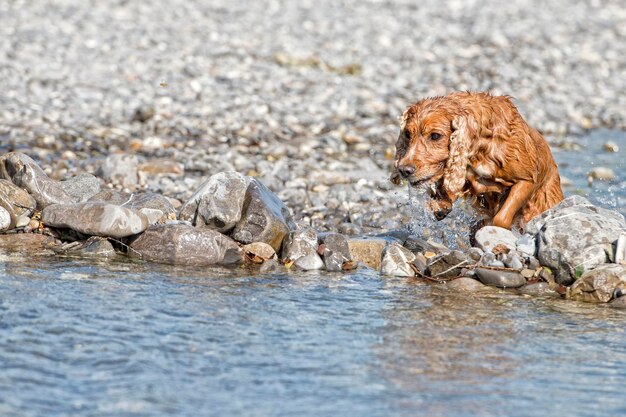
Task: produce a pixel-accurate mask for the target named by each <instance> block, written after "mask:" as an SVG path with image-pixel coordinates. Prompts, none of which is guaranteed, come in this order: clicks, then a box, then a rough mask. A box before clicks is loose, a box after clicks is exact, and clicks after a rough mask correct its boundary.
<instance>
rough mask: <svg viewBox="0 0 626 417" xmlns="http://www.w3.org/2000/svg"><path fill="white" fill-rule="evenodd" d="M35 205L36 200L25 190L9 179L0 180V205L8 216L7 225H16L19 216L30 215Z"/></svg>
mask: <svg viewBox="0 0 626 417" xmlns="http://www.w3.org/2000/svg"><path fill="white" fill-rule="evenodd" d="M36 206H37V202H36V201H35V199H34V198H33V197H31V196H30V194H28V193H27V192H26V191H24V190H22V189H21V188H20V187H18V186H17V185H15V184H13V183H12V182H11V181H9V180H0V207H2V208H4V209H5V210H6V211H7V213H9V216H10V224H9V227H10V228H13V227H16V224H17V220H18V218H19V217H20V216H27V217H28V216H30V215H31V214H32V213H33V212H34V211H35V207H36Z"/></svg>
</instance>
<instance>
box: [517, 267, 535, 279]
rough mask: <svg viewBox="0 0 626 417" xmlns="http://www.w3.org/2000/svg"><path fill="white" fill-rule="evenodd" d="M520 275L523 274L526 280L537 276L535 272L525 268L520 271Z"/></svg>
mask: <svg viewBox="0 0 626 417" xmlns="http://www.w3.org/2000/svg"><path fill="white" fill-rule="evenodd" d="M520 274H522V276H523V277H524V278H526V279H531V278H532V277H534V276H535V270H534V269H528V268H524V269H522V270H521V271H520Z"/></svg>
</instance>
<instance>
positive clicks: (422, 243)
mask: <svg viewBox="0 0 626 417" xmlns="http://www.w3.org/2000/svg"><path fill="white" fill-rule="evenodd" d="M404 247H405V248H407V249H408V250H410V251H411V252H422V253H423V252H434V253H437V254H440V253H446V252H449V251H450V250H449V249H448V248H446V247H445V246H443V245H440V244H435V243H434V242H430V241H428V240H425V239H422V238H419V237H416V236H411V237H409V238H407V239H406V240H405V241H404Z"/></svg>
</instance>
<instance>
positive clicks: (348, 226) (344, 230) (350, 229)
mask: <svg viewBox="0 0 626 417" xmlns="http://www.w3.org/2000/svg"><path fill="white" fill-rule="evenodd" d="M337 231H338V232H339V233H341V234H342V235H346V236H357V235H360V234H362V233H363V229H361V227H360V226H359V225H357V224H354V223H341V224H340V225H339V226H337Z"/></svg>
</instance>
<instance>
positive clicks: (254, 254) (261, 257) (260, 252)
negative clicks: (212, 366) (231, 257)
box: [241, 242, 276, 264]
mask: <svg viewBox="0 0 626 417" xmlns="http://www.w3.org/2000/svg"><path fill="white" fill-rule="evenodd" d="M241 250H242V251H243V254H244V255H245V257H246V259H247V260H249V261H250V262H252V263H255V264H262V263H263V262H265V261H268V260H270V259H274V258H276V252H275V251H274V248H272V247H271V246H270V245H268V244H267V243H264V242H254V243H249V244H247V245H244V246H243V247H242V248H241Z"/></svg>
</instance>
